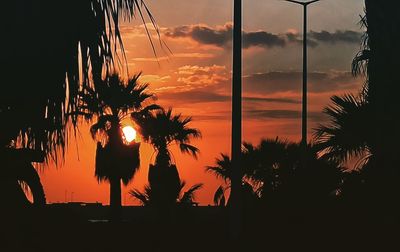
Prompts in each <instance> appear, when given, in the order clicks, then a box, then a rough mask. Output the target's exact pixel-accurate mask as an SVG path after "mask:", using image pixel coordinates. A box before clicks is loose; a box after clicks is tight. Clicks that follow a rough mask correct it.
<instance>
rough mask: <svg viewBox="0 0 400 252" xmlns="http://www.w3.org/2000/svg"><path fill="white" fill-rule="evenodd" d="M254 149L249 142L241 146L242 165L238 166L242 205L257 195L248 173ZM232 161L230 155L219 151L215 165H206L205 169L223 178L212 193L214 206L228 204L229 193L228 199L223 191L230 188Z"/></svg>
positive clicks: (251, 167) (229, 200) (252, 167)
mask: <svg viewBox="0 0 400 252" xmlns="http://www.w3.org/2000/svg"><path fill="white" fill-rule="evenodd" d="M253 150H254V149H251V145H250V144H246V143H245V144H244V148H242V161H243V164H246V165H243V166H242V167H240V171H241V174H240V178H241V183H240V189H241V192H240V193H241V196H242V198H243V200H244V205H247V203H248V202H249V201H254V199H256V198H257V197H258V196H257V195H256V193H255V191H254V188H253V187H254V186H253V185H252V184H251V181H250V175H251V174H252V169H254V168H255V166H254V161H255V160H254V159H253V158H254V152H253ZM232 169H233V168H232V161H231V159H230V157H229V156H228V155H226V154H223V153H221V155H220V157H219V158H216V160H215V166H207V167H206V171H207V172H209V173H212V174H214V175H215V176H216V177H217V178H218V179H222V180H223V182H224V183H223V184H222V185H220V186H219V187H218V188H217V190H216V191H215V193H214V204H215V205H216V206H225V204H227V205H230V204H232V203H231V202H232V201H231V197H232V196H231V195H230V196H229V199H228V201H227V200H226V197H225V191H227V190H228V189H231V188H232V185H231V183H232V172H233V171H232Z"/></svg>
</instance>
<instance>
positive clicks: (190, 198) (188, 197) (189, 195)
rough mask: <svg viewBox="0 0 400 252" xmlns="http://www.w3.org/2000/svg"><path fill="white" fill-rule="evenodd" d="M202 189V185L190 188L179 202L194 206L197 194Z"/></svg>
mask: <svg viewBox="0 0 400 252" xmlns="http://www.w3.org/2000/svg"><path fill="white" fill-rule="evenodd" d="M202 187H203V184H202V183H199V184H195V185H193V186H192V187H190V188H189V190H187V191H186V192H184V193H183V195H182V197H181V198H180V199H179V202H180V203H182V204H192V203H193V202H194V201H195V199H196V192H197V191H198V190H200V189H201V188H202Z"/></svg>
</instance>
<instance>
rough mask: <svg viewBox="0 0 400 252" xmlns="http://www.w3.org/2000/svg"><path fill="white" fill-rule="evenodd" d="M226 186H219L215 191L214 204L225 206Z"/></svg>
mask: <svg viewBox="0 0 400 252" xmlns="http://www.w3.org/2000/svg"><path fill="white" fill-rule="evenodd" d="M224 193H225V188H224V187H223V186H219V187H218V189H217V190H216V191H215V193H214V205H215V206H225V201H226V200H225V194H224Z"/></svg>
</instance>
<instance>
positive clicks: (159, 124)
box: [132, 109, 201, 206]
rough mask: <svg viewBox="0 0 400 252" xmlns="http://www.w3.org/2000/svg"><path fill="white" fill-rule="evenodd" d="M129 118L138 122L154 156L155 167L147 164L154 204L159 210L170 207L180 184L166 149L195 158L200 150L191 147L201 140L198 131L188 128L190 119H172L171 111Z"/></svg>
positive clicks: (140, 114) (180, 117)
mask: <svg viewBox="0 0 400 252" xmlns="http://www.w3.org/2000/svg"><path fill="white" fill-rule="evenodd" d="M132 118H133V120H134V121H136V122H137V124H138V126H139V132H140V134H141V136H142V138H143V140H144V141H146V142H148V143H150V144H151V145H152V146H153V148H154V150H155V152H156V153H157V154H156V158H155V162H154V164H150V167H149V175H148V180H149V185H150V187H151V188H152V191H153V193H152V195H153V197H154V202H156V203H157V204H159V205H160V206H168V205H172V204H174V202H175V200H176V198H177V195H178V194H179V191H180V186H181V183H180V178H179V172H178V170H177V168H176V165H175V164H174V163H173V161H172V160H171V152H170V150H169V148H170V146H171V145H172V144H177V145H178V146H179V149H180V151H181V152H183V153H188V154H190V155H192V156H193V157H195V158H196V157H197V154H198V152H199V149H198V148H197V147H195V146H193V145H191V139H192V138H199V137H201V133H200V131H199V130H198V129H195V128H190V127H188V124H189V123H190V122H191V121H192V118H191V117H186V118H183V117H182V115H181V114H177V115H173V114H172V109H168V110H167V111H165V110H161V111H157V112H156V113H152V114H147V115H143V114H142V113H136V112H134V113H132Z"/></svg>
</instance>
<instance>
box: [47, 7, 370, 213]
mask: <svg viewBox="0 0 400 252" xmlns="http://www.w3.org/2000/svg"><path fill="white" fill-rule="evenodd" d="M146 2H147V4H148V7H149V9H150V10H151V12H152V14H153V16H154V17H155V18H156V21H157V25H158V27H159V31H160V35H161V41H162V43H160V40H159V39H158V37H157V34H156V32H155V29H154V28H153V27H152V26H151V24H147V27H148V29H149V31H150V33H151V38H152V40H153V42H154V45H155V49H156V57H155V55H154V53H153V51H152V48H151V45H150V43H149V39H148V37H147V35H146V32H145V29H144V25H143V24H142V22H141V21H140V20H133V21H132V22H131V23H128V22H124V23H122V24H121V31H122V36H123V41H124V46H125V53H126V57H127V64H128V67H129V75H133V74H136V73H139V72H141V73H142V75H141V78H140V79H139V80H140V81H141V82H142V83H149V84H150V89H149V90H150V91H151V92H153V93H154V94H155V95H156V96H157V103H158V104H160V105H163V106H165V107H172V108H173V111H174V112H176V113H181V114H182V115H184V116H191V117H192V118H193V122H192V123H191V127H195V128H198V129H199V130H201V132H202V135H203V137H202V139H199V140H195V141H193V144H194V145H196V146H197V147H198V148H199V149H200V156H199V157H198V159H197V160H196V159H194V158H193V157H190V156H188V155H183V154H181V153H179V151H178V149H177V148H176V146H172V152H173V157H174V160H175V163H176V164H177V167H178V170H179V173H180V177H181V179H183V180H185V181H186V182H187V185H188V186H191V185H193V184H195V183H204V187H203V189H202V190H201V191H199V193H198V195H197V196H198V197H197V201H198V202H200V204H201V205H208V204H212V199H213V194H214V192H215V190H216V189H217V187H218V186H219V185H220V184H221V183H222V182H223V181H220V180H217V179H216V178H215V177H214V176H213V175H211V174H208V173H206V172H205V167H206V166H208V165H213V164H214V163H215V158H217V157H218V156H219V155H220V153H229V150H230V130H231V128H230V124H231V122H230V119H231V117H230V107H231V103H230V95H231V63H232V40H231V39H232V36H231V32H232V1H228V0H218V1H215V0H202V1H194V0H185V1H182V0H147V1H146ZM302 13H303V12H302V8H301V7H300V6H297V5H295V4H291V3H288V2H284V1H280V0H264V1H256V0H244V1H243V47H244V48H243V140H244V141H246V142H251V143H253V144H258V143H259V141H260V140H261V139H262V138H276V137H279V138H281V139H288V140H291V141H299V140H300V134H301V118H300V117H301V74H302V73H301V71H302V47H301V45H302ZM362 13H363V1H362V0H321V2H319V3H316V4H313V5H311V6H310V7H309V10H308V14H309V15H308V31H307V34H308V36H309V41H308V42H309V43H308V44H309V46H308V48H309V50H308V52H309V53H308V55H309V61H308V62H309V63H308V66H309V94H308V97H309V104H308V108H309V113H308V116H309V117H308V121H309V128H308V136H309V139H312V132H313V128H315V127H316V126H317V124H318V123H323V122H325V121H326V117H325V116H324V115H323V113H322V110H323V108H324V107H325V106H327V105H329V99H330V97H331V96H332V95H334V94H339V95H340V94H345V93H350V92H352V93H357V92H359V90H360V88H361V86H362V83H363V80H362V78H354V77H353V76H352V75H351V61H352V59H353V57H354V56H355V54H356V53H357V51H358V50H359V48H360V41H361V36H362V32H363V31H362V29H361V28H360V25H359V20H360V17H359V15H361V14H362ZM164 43H165V45H167V46H168V48H169V49H170V50H171V52H169V50H168V49H167V47H166V46H165V45H164ZM79 130H80V134H79V136H78V138H77V139H74V138H72V139H70V141H69V146H68V148H67V152H66V155H65V160H64V162H63V163H61V164H58V165H57V166H56V165H55V164H53V163H50V164H49V165H47V166H46V167H44V168H41V169H40V176H41V179H42V183H43V185H44V188H45V192H46V197H47V201H48V202H49V203H54V202H65V201H81V202H101V203H103V204H108V200H109V186H108V184H107V183H100V184H99V183H98V182H97V180H96V179H95V177H94V159H95V146H96V144H95V142H94V141H93V140H92V139H91V137H90V134H89V126H88V125H82V126H81V127H80V129H79ZM140 155H141V167H140V170H139V172H138V173H137V174H136V175H135V177H134V179H133V181H132V182H131V183H130V184H129V185H128V186H126V187H123V193H122V202H123V204H125V205H132V204H136V205H137V204H138V202H136V201H134V200H133V199H132V198H131V197H130V196H129V195H128V191H129V190H130V189H133V188H137V189H140V190H141V189H143V186H144V185H145V184H146V182H147V172H148V165H149V163H150V162H152V161H154V151H153V149H152V147H151V146H149V145H148V144H146V143H141V149H140Z"/></svg>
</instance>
